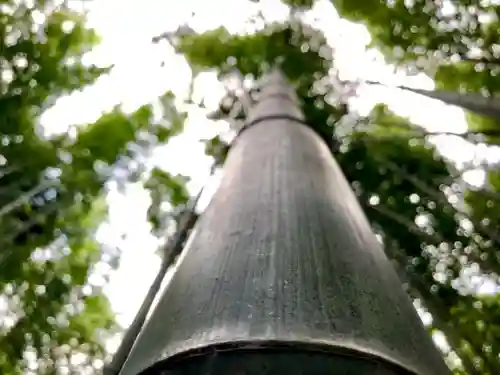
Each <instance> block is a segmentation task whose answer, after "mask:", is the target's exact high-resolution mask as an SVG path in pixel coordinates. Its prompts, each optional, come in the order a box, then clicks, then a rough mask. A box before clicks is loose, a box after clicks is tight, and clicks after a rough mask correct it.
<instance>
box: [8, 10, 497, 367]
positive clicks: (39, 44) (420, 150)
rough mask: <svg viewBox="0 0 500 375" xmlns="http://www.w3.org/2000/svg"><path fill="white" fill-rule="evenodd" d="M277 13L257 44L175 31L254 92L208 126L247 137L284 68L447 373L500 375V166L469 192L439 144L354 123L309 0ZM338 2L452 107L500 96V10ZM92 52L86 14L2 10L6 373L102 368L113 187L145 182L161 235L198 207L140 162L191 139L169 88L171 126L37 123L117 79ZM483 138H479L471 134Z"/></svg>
mask: <svg viewBox="0 0 500 375" xmlns="http://www.w3.org/2000/svg"><path fill="white" fill-rule="evenodd" d="M284 2H285V3H287V4H289V5H291V6H292V7H294V8H295V12H292V13H291V15H290V19H289V20H288V21H287V22H285V23H267V24H266V26H265V28H263V29H262V30H261V31H259V32H257V33H253V34H251V35H233V34H231V33H229V32H228V31H227V30H225V29H224V28H220V29H216V30H212V31H209V32H207V33H204V34H195V33H194V32H192V31H191V32H186V30H189V29H188V28H183V30H184V31H183V32H182V33H181V32H179V33H174V35H171V36H173V38H171V42H172V43H173V45H174V46H175V48H176V50H177V51H178V52H179V53H182V54H184V56H185V57H186V58H187V60H188V62H189V63H190V64H191V65H192V66H193V68H196V70H197V71H198V70H199V69H215V70H217V71H218V73H219V76H220V79H221V80H225V79H227V78H232V79H234V78H237V79H241V78H244V79H246V81H250V82H252V83H253V86H254V89H252V90H249V91H248V92H247V95H241V93H240V92H237V91H234V92H228V93H227V96H226V97H225V98H223V100H222V101H221V104H220V108H219V109H218V110H217V111H215V112H214V113H213V114H212V116H211V117H212V118H214V119H223V120H227V121H230V122H231V124H233V125H234V126H235V128H237V127H238V126H239V125H241V120H244V117H245V107H246V106H248V102H249V101H250V102H251V101H252V100H253V98H254V96H255V94H257V91H258V90H256V89H255V86H257V83H256V81H257V80H258V79H259V77H261V76H262V74H263V73H265V72H266V71H268V70H269V69H270V68H271V67H272V66H279V67H280V68H281V69H282V71H283V72H284V73H285V74H286V76H287V77H288V79H289V80H290V81H291V83H292V84H293V85H294V86H295V88H296V90H297V94H298V97H299V99H300V103H301V105H302V108H303V111H304V113H305V115H306V117H307V120H308V122H309V123H310V124H311V126H312V127H313V128H314V129H315V130H316V131H317V132H318V133H319V134H320V135H321V136H322V138H323V139H324V140H325V141H326V142H327V143H328V145H329V146H331V149H332V153H334V155H335V157H336V159H337V160H338V162H339V163H340V164H341V166H342V168H343V170H344V172H345V174H346V176H347V177H348V179H349V181H350V182H351V184H352V187H353V189H354V190H355V192H356V193H357V195H358V197H359V199H360V202H361V204H362V206H363V207H364V209H365V211H366V214H367V215H368V217H369V219H370V221H371V223H372V226H373V228H374V230H375V231H376V233H377V234H378V235H379V238H380V240H381V241H382V242H383V244H384V247H385V249H386V252H387V255H388V256H389V257H390V258H391V259H392V260H393V261H394V264H395V267H396V269H397V270H398V272H399V274H400V276H401V279H402V282H403V283H405V285H406V286H407V290H408V293H409V294H410V296H411V297H412V298H413V299H414V300H415V303H416V305H419V306H421V308H422V309H423V310H426V311H428V312H429V313H430V314H431V316H432V321H431V322H430V323H429V325H428V328H429V331H430V332H432V333H436V332H442V333H444V335H445V337H446V339H447V342H448V344H449V345H450V348H451V349H450V350H449V351H447V350H444V349H443V351H444V355H445V357H446V359H447V361H448V363H449V365H450V367H451V368H453V370H454V372H455V373H456V374H469V375H471V374H492V375H493V374H499V373H500V360H499V358H498V355H499V353H500V347H499V345H500V344H499V342H500V329H499V327H498V324H497V322H498V320H499V319H500V302H499V301H498V297H497V296H496V295H483V294H479V293H477V291H476V288H475V287H474V285H473V284H474V282H475V281H474V280H475V279H476V278H477V277H478V276H479V277H481V278H488V279H490V280H493V281H494V282H496V281H497V278H498V276H497V275H498V274H499V272H500V257H499V256H498V252H497V249H498V246H499V245H500V233H498V228H499V227H500V213H499V212H498V207H499V196H500V195H499V194H500V173H499V172H498V168H496V169H495V165H494V164H492V163H491V162H484V161H482V165H480V166H479V167H478V166H477V165H475V166H474V168H476V169H477V168H485V169H486V170H487V171H488V183H487V184H485V186H482V187H479V188H477V187H472V186H469V185H468V184H467V183H466V182H465V181H464V180H463V178H462V172H463V171H458V170H457V168H456V167H455V166H454V165H453V163H452V162H451V161H449V160H446V159H445V158H444V157H443V156H442V155H440V154H439V152H438V151H437V150H436V148H435V147H434V145H433V143H432V140H433V136H434V134H433V135H430V134H427V133H426V131H425V130H424V129H422V128H420V127H418V126H416V125H414V124H411V123H410V122H409V121H408V120H407V119H404V118H401V117H398V116H396V115H395V114H393V113H391V112H390V111H389V110H388V109H387V107H385V106H383V105H379V106H377V107H375V108H374V109H373V110H372V112H371V113H370V115H368V116H366V117H362V116H359V115H358V114H356V113H355V112H353V111H352V110H351V109H350V107H349V105H348V102H347V96H346V93H347V92H348V91H349V90H350V87H348V86H346V84H345V83H342V82H341V81H340V80H339V79H338V77H337V71H336V68H335V64H334V61H333V59H332V49H331V47H332V46H328V45H327V43H326V41H325V38H324V36H323V35H322V33H321V32H320V31H318V30H315V29H314V28H311V27H310V26H307V25H306V24H305V23H304V22H303V21H302V19H301V12H303V11H305V10H307V9H309V8H310V7H311V6H313V4H314V1H304V0H301V1H297V0H286V1H284ZM332 2H333V4H334V5H335V7H336V8H337V10H338V11H339V13H340V14H341V15H342V16H344V17H346V18H348V19H350V20H354V21H357V22H363V23H364V24H366V25H367V27H368V29H369V31H370V33H371V35H372V37H373V45H374V46H375V47H377V48H378V49H380V51H382V52H383V53H384V55H385V56H386V58H387V59H388V61H390V62H391V63H394V64H397V65H400V66H404V67H405V68H406V69H408V70H409V71H410V72H415V71H423V72H425V73H427V74H429V75H431V76H432V77H433V78H434V79H435V81H436V85H437V88H439V89H443V90H448V91H450V92H452V93H453V94H454V95H458V94H466V93H479V94H482V95H491V96H493V95H494V94H495V93H496V91H497V90H499V89H498V86H499V85H498V83H497V81H498V79H497V75H498V72H499V71H498V69H499V66H498V61H497V60H498V57H499V54H500V46H499V45H498V44H497V41H498V39H499V35H498V34H499V30H500V29H499V27H498V26H499V25H498V22H499V21H498V17H499V16H500V15H499V14H498V7H495V6H494V5H493V2H491V3H490V2H488V1H486V2H484V1H483V2H471V1H466V0H460V1H456V2H453V4H454V5H453V6H451V5H450V4H451V3H449V4H448V2H434V1H428V0H415V1H401V0H395V1H390V2H378V1H376V0H370V1H354V2H352V1H339V0H335V1H332ZM40 15H44V16H43V17H41V16H40ZM97 42H98V38H97V36H96V34H95V33H94V32H93V31H92V30H88V29H87V28H85V26H84V17H83V16H82V15H81V14H79V13H77V12H75V11H73V10H71V9H69V8H68V7H66V6H64V5H57V6H56V4H55V3H54V2H52V1H49V0H38V1H35V2H34V5H32V4H28V2H23V1H15V2H14V1H12V0H5V1H2V2H1V9H0V69H1V72H0V90H1V92H0V141H1V142H0V150H1V151H0V222H1V224H0V232H1V235H0V241H1V242H2V246H1V248H0V300H1V302H0V309H1V316H2V319H0V320H1V323H0V373H1V374H9V375H10V374H12V375H15V374H30V373H36V374H57V373H68V371H69V373H75V374H77V373H82V372H83V370H84V368H85V367H88V368H93V369H94V370H93V371H97V368H99V367H100V362H101V360H102V359H103V358H104V357H105V351H104V348H103V345H102V344H103V340H104V339H105V338H106V337H107V335H110V334H112V333H113V332H114V331H115V330H117V328H118V327H116V324H115V323H114V317H113V314H112V310H111V308H110V306H109V302H108V300H107V299H106V298H105V296H104V295H103V294H102V290H101V285H97V284H94V283H92V282H91V281H90V278H89V276H90V275H92V274H94V273H96V272H97V271H98V269H99V267H98V265H99V264H100V263H103V262H104V263H109V264H115V265H116V263H117V262H116V260H117V258H118V256H119V254H118V252H117V251H116V250H115V249H110V248H108V247H107V246H104V245H102V244H100V243H98V242H97V241H96V240H95V231H96V229H97V227H98V225H99V223H100V222H101V221H102V220H103V219H104V218H105V217H106V211H107V207H106V202H105V193H106V183H107V181H110V180H114V181H116V182H118V183H123V182H124V181H145V184H144V186H145V188H147V189H149V190H150V191H151V197H152V204H151V206H150V209H149V211H148V214H149V219H150V221H151V223H152V227H153V229H154V234H155V235H158V236H162V235H163V234H165V233H171V232H172V230H173V228H175V221H176V220H177V219H178V213H179V212H180V210H179V208H180V207H182V206H183V205H184V204H185V202H186V200H187V199H188V193H187V191H186V189H185V184H186V182H187V180H186V179H185V178H184V177H181V176H172V175H171V174H169V173H167V172H165V171H162V170H160V169H154V170H152V171H151V170H150V168H149V167H147V166H146V161H147V155H148V152H149V151H150V150H151V148H153V147H155V146H156V145H160V144H165V143H167V142H168V140H169V139H170V138H171V137H172V136H175V135H176V134H179V133H180V132H181V131H182V129H183V123H184V120H185V119H186V114H185V113H179V111H177V109H176V108H175V106H174V97H173V95H172V94H171V93H168V94H166V95H164V96H163V97H161V98H160V103H161V108H162V113H161V114H160V116H158V114H156V113H155V112H154V111H153V107H152V106H150V105H144V106H142V107H140V108H138V109H137V110H136V111H135V112H133V113H131V114H128V113H124V112H123V111H122V110H121V109H120V108H119V107H116V108H115V109H113V110H111V111H109V112H108V113H105V114H103V115H102V116H101V117H100V118H99V119H98V120H97V121H95V122H94V123H92V124H79V125H78V126H76V127H75V129H76V131H75V132H67V133H63V134H60V135H58V136H54V137H51V138H50V137H46V136H45V135H44V134H43V128H42V127H41V126H40V124H39V122H40V116H41V115H42V114H43V113H44V112H45V111H46V110H47V109H49V108H50V107H51V106H53V105H54V103H56V101H57V99H58V98H59V97H61V96H62V95H65V94H68V93H71V92H73V91H74V90H80V89H82V88H83V87H85V86H86V85H90V84H92V83H94V82H95V81H96V79H97V78H98V77H99V76H100V75H102V74H106V73H107V71H108V70H109V69H108V68H106V67H95V66H87V65H84V64H82V63H81V58H82V56H83V54H84V53H85V52H86V51H88V50H90V49H91V48H92V46H93V45H95V44H96V43H97ZM333 47H334V46H333ZM437 94H438V95H439V92H438V93H437ZM434 96H436V93H434ZM447 102H448V103H451V102H452V101H450V100H447ZM468 120H469V127H470V134H467V135H464V137H466V136H467V139H469V140H470V141H473V142H475V143H477V147H478V148H482V149H486V148H488V149H490V150H491V149H493V148H496V147H497V146H496V145H497V144H498V133H497V132H498V124H497V122H498V120H497V119H494V118H488V117H485V116H480V115H477V114H476V115H471V114H469V115H468ZM207 122H208V120H207ZM477 133H479V134H483V135H484V137H483V138H471V137H468V136H469V135H471V134H474V135H476V134H477ZM227 148H228V145H227V144H226V142H224V141H223V138H222V137H215V138H214V139H212V140H210V141H209V142H207V153H208V154H210V155H212V156H214V157H215V158H216V159H217V161H218V162H219V163H222V162H223V160H224V156H225V154H226V151H227ZM476 164H477V163H476ZM117 170H119V171H120V172H125V173H115V172H116V171H117ZM123 176H125V178H123ZM165 202H168V203H169V204H170V207H169V208H167V209H165V204H164V203H165ZM162 203H163V205H162ZM176 207H177V208H176ZM78 357H79V358H78ZM75 359H77V360H75Z"/></svg>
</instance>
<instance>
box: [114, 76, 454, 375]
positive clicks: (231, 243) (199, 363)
mask: <svg viewBox="0 0 500 375" xmlns="http://www.w3.org/2000/svg"><path fill="white" fill-rule="evenodd" d="M301 116H302V114H301V112H300V110H299V108H298V106H297V104H296V100H295V99H294V92H293V91H292V89H291V87H289V86H288V85H287V84H286V83H285V82H284V80H283V78H282V76H281V74H280V73H279V72H274V73H273V74H272V75H270V77H268V81H267V84H266V85H264V87H263V89H262V92H261V99H260V102H259V103H258V104H257V105H256V106H255V107H254V108H252V110H251V111H250V113H249V115H248V117H249V124H252V125H251V126H249V127H248V128H247V129H246V130H245V131H243V132H242V133H240V135H239V137H238V139H237V140H236V142H235V143H234V145H233V146H232V148H231V150H230V152H229V155H228V157H227V161H226V164H225V169H224V171H225V175H224V177H223V180H222V182H221V185H220V187H219V189H218V191H217V192H216V194H215V195H214V197H213V199H212V202H211V203H210V205H209V207H208V208H207V209H206V210H205V212H204V213H203V214H202V216H201V218H200V220H199V222H198V223H197V225H196V227H195V228H194V230H193V234H192V236H191V238H190V241H189V243H188V244H187V246H186V249H185V250H184V253H183V255H182V256H181V259H180V260H179V266H178V268H177V270H176V272H175V274H174V276H173V278H172V280H171V282H170V284H169V285H168V286H167V288H166V290H165V291H164V294H163V295H162V297H161V298H160V300H159V302H158V304H157V306H156V308H155V310H154V312H153V313H152V315H151V318H150V319H149V321H148V322H147V323H146V325H145V327H144V329H143V331H142V332H141V334H140V335H139V337H138V340H137V342H136V344H135V346H134V348H133V349H132V352H131V354H130V356H129V358H128V360H127V362H126V363H125V366H124V368H123V371H122V372H121V373H120V374H121V375H135V374H139V373H141V374H169V375H180V374H193V375H194V374H200V375H201V374H203V375H211V374H213V375H243V374H245V375H265V374H287V375H288V374H294V375H295V374H296V375H299V374H300V375H306V374H318V375H320V374H325V375H326V374H332V373H335V375H368V374H370V375H375V374H376V375H382V374H384V375H396V374H421V375H443V374H446V373H449V372H448V369H447V368H446V365H445V364H444V361H443V360H442V358H441V356H440V354H439V352H438V351H437V349H436V348H435V346H434V345H433V343H432V340H431V339H430V337H429V336H428V334H427V333H426V332H425V330H424V327H423V325H422V323H421V321H420V320H419V317H418V315H417V313H416V311H415V309H414V308H413V305H412V303H411V302H410V299H409V298H408V296H407V295H406V294H405V292H404V291H403V289H402V286H401V284H400V282H399V280H398V277H397V275H396V273H395V271H394V269H393V268H392V266H391V265H390V263H389V261H388V260H387V258H386V257H385V255H384V252H383V250H382V248H381V246H380V245H379V243H378V242H377V240H376V238H375V236H374V234H373V232H372V231H371V229H370V226H369V224H368V221H367V220H366V218H365V216H364V214H363V212H362V210H361V207H360V206H359V204H358V202H357V201H356V198H355V195H354V194H353V192H352V191H351V189H350V187H349V185H348V183H347V181H346V180H345V178H344V176H343V174H342V172H341V171H340V169H339V167H338V165H337V163H336V162H335V161H334V160H333V158H332V155H331V152H330V151H329V149H328V147H327V146H326V145H325V144H324V142H323V141H322V140H321V139H320V137H319V136H318V135H316V134H315V133H314V131H313V130H311V129H310V128H309V127H307V126H305V125H304V124H303V123H302V118H301Z"/></svg>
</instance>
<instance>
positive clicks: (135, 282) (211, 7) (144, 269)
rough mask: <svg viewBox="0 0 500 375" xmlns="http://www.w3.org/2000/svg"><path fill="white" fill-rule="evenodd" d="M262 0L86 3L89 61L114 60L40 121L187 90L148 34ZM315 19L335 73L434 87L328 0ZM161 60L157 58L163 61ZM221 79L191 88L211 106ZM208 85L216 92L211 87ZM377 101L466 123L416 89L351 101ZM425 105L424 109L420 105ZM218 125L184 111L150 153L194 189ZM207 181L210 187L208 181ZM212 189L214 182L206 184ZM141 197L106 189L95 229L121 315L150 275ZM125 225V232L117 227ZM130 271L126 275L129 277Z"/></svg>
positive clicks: (374, 91)
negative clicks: (375, 46)
mask: <svg viewBox="0 0 500 375" xmlns="http://www.w3.org/2000/svg"><path fill="white" fill-rule="evenodd" d="M262 4H263V7H264V8H263V9H264V14H265V15H266V17H270V18H274V19H279V18H283V17H285V16H286V8H284V6H283V5H281V4H280V3H279V1H278V0H268V1H262ZM260 7H262V5H258V4H255V3H252V2H250V1H248V0H211V1H207V0H183V1H173V0H167V1H165V0H164V1H158V0H141V1H139V0H100V1H93V2H90V5H89V8H90V10H91V11H90V14H89V23H90V25H91V26H92V27H95V28H96V29H97V31H98V33H99V34H100V35H101V37H102V39H103V42H102V44H101V45H100V46H99V47H98V48H96V49H95V50H94V51H93V52H92V53H91V54H90V55H89V56H88V61H92V62H96V63H99V64H110V63H112V64H115V68H114V69H113V71H112V73H111V74H110V75H109V76H106V77H103V78H102V79H100V80H99V82H98V83H96V84H95V85H94V86H93V87H91V88H88V89H86V90H84V91H83V92H81V93H77V94H74V95H72V96H70V97H67V98H64V99H62V100H61V101H60V102H59V103H58V105H57V106H56V107H55V108H54V109H53V110H51V111H50V112H48V113H47V114H46V115H45V116H44V119H43V122H44V123H45V124H46V125H47V127H49V128H50V129H51V130H52V131H62V130H64V129H67V127H68V125H70V124H74V123H88V122H92V121H94V120H95V119H97V117H99V115H100V113H101V112H102V111H103V110H107V109H110V108H111V107H112V106H113V105H114V104H116V103H119V102H121V103H123V104H124V108H125V109H127V110H134V109H135V108H136V107H138V106H139V105H142V104H144V103H146V102H151V101H154V100H155V99H156V98H157V97H158V96H159V95H161V94H163V93H164V92H165V91H167V90H172V91H174V93H176V94H178V95H180V96H185V95H186V91H187V88H188V85H189V80H190V74H191V73H190V69H189V67H188V65H187V64H186V62H185V61H184V59H183V58H182V57H181V56H176V55H174V54H173V52H172V51H171V50H170V49H169V48H168V46H167V45H166V43H160V44H152V43H151V38H152V37H154V36H156V35H159V34H161V33H162V32H165V31H167V30H174V29H175V28H176V27H177V26H178V25H179V24H181V23H182V22H183V21H185V20H188V19H190V18H191V14H192V12H195V16H194V18H193V23H192V25H195V26H196V28H197V30H200V31H202V30H206V29H211V28H214V27H217V26H220V25H225V26H226V27H228V28H229V29H230V30H231V31H237V30H241V29H242V27H245V22H244V21H245V20H246V19H247V18H248V16H249V15H250V14H252V13H255V12H256V11H257V10H258V9H259V8H260ZM313 14H314V15H315V16H318V18H319V21H318V23H317V24H318V25H319V26H320V27H321V28H322V29H323V30H324V32H325V33H326V36H327V38H328V40H329V41H330V44H331V45H332V46H334V47H335V50H336V65H337V68H338V69H339V70H340V71H341V73H342V77H341V78H343V79H355V78H358V77H361V78H365V79H370V80H378V81H382V82H387V83H391V84H393V83H394V84H396V83H397V84H403V85H407V86H413V87H420V88H427V89H429V88H433V83H432V81H431V80H430V79H428V78H425V77H421V76H419V77H407V76H405V75H404V74H401V73H399V74H394V72H393V69H392V68H391V67H389V66H387V65H385V64H384V63H383V61H382V59H381V57H380V56H377V54H375V53H373V52H370V53H366V52H365V46H366V44H367V43H368V42H369V35H368V33H367V32H366V30H365V29H364V27H362V26H359V25H354V24H352V23H349V22H346V21H343V20H339V18H338V15H337V14H336V11H335V10H334V9H333V7H332V6H331V4H330V3H329V2H328V1H326V0H323V1H322V2H320V3H319V4H317V6H316V7H315V10H314V12H313ZM161 62H165V64H164V66H163V67H162V66H161ZM221 90H222V88H221V87H220V85H218V84H217V82H216V79H215V77H214V75H208V74H207V75H204V76H202V77H201V78H200V81H199V82H197V86H196V96H197V97H202V96H205V95H208V97H207V101H208V102H207V103H206V104H208V105H209V106H214V105H215V104H217V102H218V100H219V98H220V94H221V93H222V91H221ZM215 93H218V94H217V95H216V94H215ZM379 101H384V102H386V103H388V104H389V105H390V107H391V108H392V109H393V110H394V111H396V112H397V113H399V114H400V115H403V116H410V118H411V119H412V120H413V121H414V122H415V123H418V124H421V125H423V126H425V127H427V128H428V129H429V130H432V131H438V130H442V131H456V132H461V131H464V130H465V128H466V124H465V121H464V115H463V113H462V112H461V111H460V110H458V109H457V108H454V107H450V106H444V105H442V104H440V103H439V102H437V101H434V100H431V99H426V98H423V97H420V96H417V95H415V94H411V93H403V92H401V91H397V92H394V91H391V90H387V89H384V88H382V87H370V88H368V89H366V90H364V91H363V94H362V97H361V98H360V99H358V100H357V105H358V107H359V109H360V110H361V111H368V110H370V108H371V107H372V106H373V104H374V103H376V102H379ZM423 109H424V110H423ZM217 130H220V129H215V128H211V127H210V126H209V125H207V121H206V120H204V119H203V113H200V112H198V113H192V114H191V116H190V120H189V121H188V124H187V127H186V132H185V133H184V134H182V135H181V136H179V137H178V138H177V139H176V140H175V141H174V142H172V143H171V144H170V145H168V146H167V147H165V148H164V149H162V150H160V151H158V152H157V153H156V154H155V160H154V161H155V162H156V163H158V164H161V165H162V166H164V167H165V168H167V169H168V170H170V171H172V172H174V173H182V174H185V175H189V176H191V177H192V178H193V180H194V181H193V183H192V184H191V185H190V187H191V188H192V189H191V190H192V193H193V194H194V193H195V192H196V191H197V190H198V189H199V187H201V186H202V185H203V184H204V183H205V181H206V179H207V176H208V171H209V168H210V164H211V161H210V159H209V158H208V157H206V156H205V155H204V152H203V147H202V145H201V143H200V142H199V141H198V140H199V139H200V138H206V137H207V136H209V135H210V134H212V135H213V134H214V132H215V131H217ZM440 143H441V144H440V146H441V150H442V151H443V152H444V153H446V154H448V155H453V156H454V157H455V158H456V159H458V160H463V161H467V160H469V159H470V158H471V156H472V154H473V150H472V148H471V147H467V146H464V145H463V144H460V143H461V142H451V141H449V142H446V143H445V144H443V142H440ZM214 187H215V186H214ZM212 190H213V189H212ZM148 204H149V198H148V196H147V194H146V193H145V191H144V190H143V189H141V188H140V187H139V186H138V185H131V186H129V187H128V188H127V191H126V194H121V193H119V192H117V191H112V192H111V193H110V194H109V205H110V217H109V220H108V222H107V223H105V224H103V226H102V227H101V230H100V232H99V237H100V239H101V240H102V241H104V242H106V243H108V244H111V245H115V246H119V247H120V249H121V250H122V252H123V256H122V259H121V266H120V267H119V269H118V271H117V272H116V273H115V274H114V275H113V277H112V279H111V282H110V284H109V285H108V286H107V287H106V292H107V294H108V296H109V298H110V300H111V303H112V306H113V308H114V309H115V311H116V313H117V314H118V316H117V319H118V322H119V323H120V324H123V325H128V324H130V322H131V321H132V319H133V317H134V315H135V313H136V311H137V309H138V307H139V305H140V303H141V302H142V300H143V298H144V295H145V293H146V291H147V289H148V287H149V285H150V283H151V282H152V280H153V278H154V276H155V274H156V272H157V270H158V267H159V264H160V263H159V259H158V258H157V256H156V255H155V254H154V251H155V250H156V247H157V245H158V244H157V242H156V240H155V239H154V238H153V237H152V236H151V235H150V233H149V229H150V228H149V225H148V224H147V222H146V208H147V205H148ZM122 233H126V234H127V238H126V240H123V239H120V234H122ZM131 275H133V276H134V277H131Z"/></svg>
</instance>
